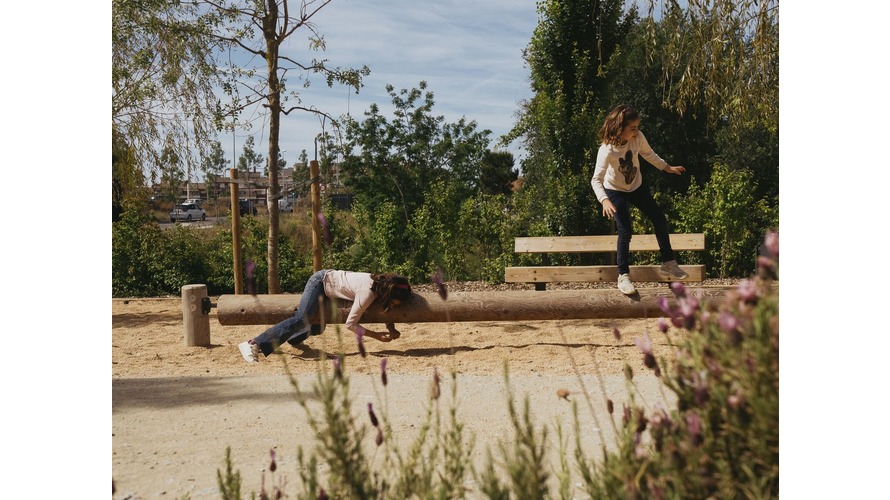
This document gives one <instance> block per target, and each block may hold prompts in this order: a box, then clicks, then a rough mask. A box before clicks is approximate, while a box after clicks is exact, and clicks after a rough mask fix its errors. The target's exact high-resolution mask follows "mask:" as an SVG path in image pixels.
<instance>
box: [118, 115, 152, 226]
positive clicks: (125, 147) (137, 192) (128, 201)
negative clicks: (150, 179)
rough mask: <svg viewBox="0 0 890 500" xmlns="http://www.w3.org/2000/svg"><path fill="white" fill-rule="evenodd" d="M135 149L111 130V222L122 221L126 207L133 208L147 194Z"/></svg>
mask: <svg viewBox="0 0 890 500" xmlns="http://www.w3.org/2000/svg"><path fill="white" fill-rule="evenodd" d="M135 161H136V159H135V155H134V152H133V149H132V148H131V147H130V145H129V144H128V143H127V141H126V139H125V138H124V137H123V136H122V135H121V134H120V133H119V132H118V131H117V130H115V129H114V128H112V129H111V221H112V222H117V221H118V220H120V217H121V214H123V212H124V207H125V206H132V205H133V204H135V203H136V202H137V200H138V199H140V198H141V197H142V196H141V195H142V193H144V192H145V177H144V176H143V175H142V170H141V169H140V168H139V167H138V165H136V164H135Z"/></svg>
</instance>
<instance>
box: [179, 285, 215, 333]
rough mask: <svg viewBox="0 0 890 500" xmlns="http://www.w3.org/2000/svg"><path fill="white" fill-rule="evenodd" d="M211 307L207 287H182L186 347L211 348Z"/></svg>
mask: <svg viewBox="0 0 890 500" xmlns="http://www.w3.org/2000/svg"><path fill="white" fill-rule="evenodd" d="M205 299H206V300H205ZM205 303H206V304H205ZM209 306H210V301H209V299H208V298H207V285H185V286H183V287H182V324H183V325H184V326H185V345H187V346H189V347H194V346H202V347H209V346H210V310H209V309H210V307H209Z"/></svg>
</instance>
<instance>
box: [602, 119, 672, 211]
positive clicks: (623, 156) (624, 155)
mask: <svg viewBox="0 0 890 500" xmlns="http://www.w3.org/2000/svg"><path fill="white" fill-rule="evenodd" d="M640 155H642V156H643V158H645V159H646V161H648V162H649V163H651V164H652V165H653V166H655V168H657V169H659V170H664V169H666V168H667V167H668V166H669V165H668V162H666V161H664V160H662V159H661V157H660V156H658V155H657V154H656V153H655V151H652V147H650V146H649V141H647V140H646V136H644V135H643V133H642V132H637V136H636V137H634V138H633V139H631V140H629V141H627V143H626V144H624V145H623V146H612V145H610V144H602V145H600V149H599V151H597V153H596V168H594V169H593V178H591V179H590V185H591V186H593V192H594V193H596V199H597V201H599V202H600V203H602V202H603V200H605V199H606V198H608V196H606V188H608V189H612V190H614V191H624V192H631V191H634V190H635V189H637V188H638V187H640V184H642V183H643V175H642V173H641V172H640V158H639V157H640Z"/></svg>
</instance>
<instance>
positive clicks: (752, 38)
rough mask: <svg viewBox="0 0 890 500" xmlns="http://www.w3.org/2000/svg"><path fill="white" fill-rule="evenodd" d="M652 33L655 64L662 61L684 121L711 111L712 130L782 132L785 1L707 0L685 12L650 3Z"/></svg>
mask: <svg viewBox="0 0 890 500" xmlns="http://www.w3.org/2000/svg"><path fill="white" fill-rule="evenodd" d="M659 16H660V20H658V19H657V18H658V17H659ZM646 26H647V32H648V33H647V37H648V40H647V42H648V47H649V49H650V52H649V54H650V57H651V58H653V59H660V60H661V61H662V63H661V67H662V70H663V72H662V76H663V83H664V94H663V95H664V100H665V102H666V103H667V104H668V105H669V106H671V107H672V108H674V109H676V110H677V111H679V112H680V113H684V112H685V111H687V110H688V109H690V108H695V107H697V106H698V105H704V106H705V107H706V108H707V109H708V110H709V112H708V118H709V121H710V123H711V124H712V125H716V124H717V123H719V122H725V123H727V124H729V125H730V126H731V127H737V126H743V125H744V126H750V125H751V124H761V125H763V126H765V127H767V128H768V129H770V130H777V129H778V125H779V1H778V0H741V1H739V0H707V1H697V2H688V3H687V4H686V6H685V7H680V5H679V4H678V3H676V2H674V1H666V2H662V1H659V0H649V10H648V16H647V18H646ZM659 26H660V28H659Z"/></svg>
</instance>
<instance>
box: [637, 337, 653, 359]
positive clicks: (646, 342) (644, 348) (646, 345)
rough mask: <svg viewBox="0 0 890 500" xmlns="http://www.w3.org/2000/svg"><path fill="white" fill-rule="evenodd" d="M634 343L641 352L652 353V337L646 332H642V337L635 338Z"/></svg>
mask: <svg viewBox="0 0 890 500" xmlns="http://www.w3.org/2000/svg"><path fill="white" fill-rule="evenodd" d="M634 343H635V344H637V349H639V350H640V352H641V353H643V354H652V338H651V337H649V333H648V332H644V333H643V336H642V337H637V338H635V339H634Z"/></svg>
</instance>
